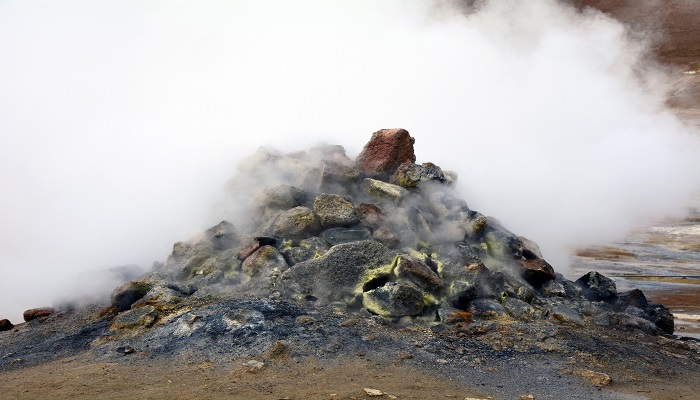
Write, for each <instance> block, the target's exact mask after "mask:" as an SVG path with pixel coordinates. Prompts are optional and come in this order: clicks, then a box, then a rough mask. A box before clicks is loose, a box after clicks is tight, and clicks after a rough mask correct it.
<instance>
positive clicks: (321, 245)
mask: <svg viewBox="0 0 700 400" xmlns="http://www.w3.org/2000/svg"><path fill="white" fill-rule="evenodd" d="M329 248H330V246H328V242H326V241H325V240H323V239H321V238H320V237H316V236H314V237H311V238H308V239H304V240H302V241H301V242H299V246H293V247H288V248H286V249H284V250H283V251H282V255H283V256H284V259H285V260H287V263H288V264H289V265H294V264H297V263H300V262H302V261H306V260H310V259H312V258H318V257H321V256H322V255H324V254H325V253H326V251H328V249H329Z"/></svg>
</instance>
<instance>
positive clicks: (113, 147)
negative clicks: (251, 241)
mask: <svg viewBox="0 0 700 400" xmlns="http://www.w3.org/2000/svg"><path fill="white" fill-rule="evenodd" d="M455 5H456V3H452V2H444V1H443V2H438V1H436V2H432V3H431V2H420V3H419V2H405V1H398V0H395V1H362V0H359V1H358V0H355V1H334V2H327V1H306V2H285V1H252V0H251V1H237V2H219V1H214V0H211V1H199V2H196V3H195V2H191V3H185V2H178V3H175V4H173V3H172V2H165V1H150V2H142V1H120V2H83V1H74V2H62V3H61V4H57V3H56V2H51V1H27V0H22V1H13V0H10V1H4V2H1V3H0V54H2V58H3V62H2V63H0V132H1V133H0V135H2V138H3V145H2V146H0V183H1V184H2V187H3V189H4V190H3V195H2V196H0V210H2V213H1V214H0V215H1V218H2V220H1V221H0V270H1V272H2V274H3V277H4V278H3V282H4V283H5V284H4V285H3V286H4V287H3V289H2V292H0V317H2V318H11V319H13V320H18V319H19V318H20V317H19V315H20V313H21V311H22V310H23V309H26V308H29V307H34V306H41V305H45V304H46V303H49V302H51V301H53V300H54V299H56V298H57V297H59V296H61V295H63V293H65V292H66V291H67V288H68V285H69V283H70V282H73V281H75V276H76V275H77V274H78V273H79V272H81V271H88V270H92V269H98V268H105V267H111V266H114V265H125V264H130V263H137V264H140V265H142V266H144V267H148V266H149V265H150V263H151V262H152V261H154V260H162V259H164V257H165V255H166V254H167V252H168V251H169V249H170V247H171V245H172V243H173V242H174V241H177V240H181V239H183V238H186V237H189V236H190V235H191V234H192V233H194V232H195V231H197V230H199V229H201V228H206V227H208V226H211V225H213V224H215V223H217V222H218V221H220V220H221V219H222V217H225V216H222V215H220V213H219V212H217V210H218V208H217V207H213V206H212V205H213V204H215V203H216V201H217V200H218V199H219V198H220V197H219V196H220V194H221V192H220V191H221V190H222V188H223V185H224V182H225V181H226V180H227V179H228V178H230V177H231V176H232V175H233V174H234V171H235V165H236V163H237V161H238V160H239V159H240V158H241V157H243V156H246V155H249V154H251V153H253V152H254V151H255V149H256V148H257V147H258V146H261V145H269V146H272V147H275V148H279V149H284V150H293V149H303V148H306V147H309V146H311V145H313V144H315V143H317V142H319V141H325V142H327V143H333V144H336V143H337V144H342V145H344V146H345V147H346V149H347V150H348V153H350V154H355V153H357V152H358V151H359V149H360V148H361V147H362V145H363V144H364V142H365V141H366V140H367V139H368V138H369V135H370V134H371V132H373V131H375V130H377V129H379V128H385V127H404V128H406V129H408V130H409V131H410V132H411V134H412V135H413V136H415V137H416V139H417V140H416V154H417V155H418V157H419V160H418V162H425V161H433V162H435V163H436V164H438V165H440V166H442V167H443V168H446V169H452V170H456V171H457V172H458V173H459V174H460V181H459V182H460V183H459V184H460V189H461V190H462V191H463V192H464V194H465V195H466V198H467V200H468V201H469V202H470V206H471V207H472V208H474V209H476V210H479V211H482V212H484V213H487V214H491V215H494V216H496V217H498V218H499V219H500V220H501V221H502V222H503V223H504V224H505V225H506V226H507V227H509V228H510V229H511V230H513V231H514V232H517V233H518V234H522V235H525V236H528V237H529V238H531V239H533V240H535V241H537V242H538V243H539V244H540V246H541V248H542V250H543V252H544V253H545V256H546V257H547V258H548V259H549V260H550V262H552V263H553V264H554V266H555V268H557V269H559V270H560V269H563V268H565V263H566V252H565V250H566V249H567V248H569V247H571V246H574V245H583V244H588V243H592V242H595V241H603V240H609V239H612V238H615V237H619V236H620V235H623V234H624V233H625V232H626V230H628V229H629V228H630V227H632V226H633V225H634V224H635V223H637V221H639V220H640V219H641V218H655V217H661V216H665V215H667V214H669V213H678V212H681V211H682V209H683V207H684V206H685V204H686V201H687V199H688V198H689V197H690V196H691V195H692V193H693V191H694V190H696V189H697V187H698V182H700V179H699V178H700V177H699V176H698V174H699V173H700V172H699V171H700V168H698V161H697V160H698V154H700V153H699V151H700V148H699V147H700V146H699V145H698V140H697V137H696V136H694V133H693V132H692V131H691V129H690V128H688V127H687V126H685V125H684V124H683V123H682V122H681V121H679V120H678V119H677V118H675V117H674V115H673V113H672V112H670V111H669V110H667V109H666V108H665V106H664V101H665V88H666V86H665V85H666V77H665V75H664V74H663V73H662V71H661V70H660V69H658V68H655V67H654V66H653V65H651V64H650V63H648V54H646V53H645V43H644V42H641V41H639V40H638V39H639V38H638V36H630V35H628V31H627V30H626V29H625V28H624V27H623V26H622V25H621V24H619V23H617V22H615V21H613V20H611V19H610V18H607V17H605V16H603V15H602V14H599V13H596V12H593V11H586V12H584V13H578V12H576V11H575V10H574V9H573V8H571V7H569V6H567V5H566V4H564V3H560V2H556V1H553V0H552V1H537V2H518V1H491V2H476V5H474V6H473V7H455ZM234 222H235V221H234ZM71 291H78V292H79V291H80V290H79V289H78V290H71Z"/></svg>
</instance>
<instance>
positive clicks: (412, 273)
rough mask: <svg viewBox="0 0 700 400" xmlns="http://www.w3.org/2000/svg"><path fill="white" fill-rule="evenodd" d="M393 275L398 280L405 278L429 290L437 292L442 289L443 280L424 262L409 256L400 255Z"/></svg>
mask: <svg viewBox="0 0 700 400" xmlns="http://www.w3.org/2000/svg"><path fill="white" fill-rule="evenodd" d="M394 275H396V277H397V278H398V279H399V280H405V281H408V282H410V283H412V284H414V285H415V286H416V287H418V288H420V289H422V290H424V291H426V292H429V293H437V292H439V291H440V290H441V289H442V286H443V285H444V283H445V282H444V280H443V279H442V278H441V277H440V275H438V274H437V273H435V271H433V270H432V269H430V267H428V266H427V265H425V263H423V262H421V261H418V260H415V259H413V258H411V257H409V256H400V257H399V260H398V262H397V263H396V268H394Z"/></svg>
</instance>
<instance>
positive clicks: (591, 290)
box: [576, 271, 617, 302]
mask: <svg viewBox="0 0 700 400" xmlns="http://www.w3.org/2000/svg"><path fill="white" fill-rule="evenodd" d="M576 283H577V284H579V285H580V286H581V288H582V289H583V294H584V296H586V298H587V299H588V300H590V301H605V302H612V301H615V300H616V299H617V286H616V285H615V281H613V280H612V279H610V278H608V277H606V276H604V275H602V274H600V273H598V272H596V271H591V272H589V273H587V274H586V275H584V276H582V277H580V278H578V279H577V280H576Z"/></svg>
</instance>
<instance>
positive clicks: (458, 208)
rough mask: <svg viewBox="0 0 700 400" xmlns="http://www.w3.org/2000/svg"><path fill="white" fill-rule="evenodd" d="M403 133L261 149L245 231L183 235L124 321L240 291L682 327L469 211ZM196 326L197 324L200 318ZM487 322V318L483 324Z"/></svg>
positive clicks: (664, 312)
mask: <svg viewBox="0 0 700 400" xmlns="http://www.w3.org/2000/svg"><path fill="white" fill-rule="evenodd" d="M414 142H415V139H414V138H413V137H411V136H410V135H409V133H408V132H407V131H406V130H404V129H383V130H380V131H377V132H375V133H374V134H373V135H372V138H371V140H370V141H369V142H368V143H367V144H366V145H365V146H364V149H363V150H362V152H361V153H360V154H359V155H358V156H357V158H356V160H354V161H353V160H352V159H350V158H348V157H347V155H346V154H345V150H344V149H343V148H342V147H341V146H333V145H320V146H317V147H314V148H312V149H310V150H308V151H304V152H297V153H290V154H281V153H278V152H274V151H272V150H269V149H261V150H260V151H258V153H256V154H255V155H254V156H253V157H251V158H249V159H247V160H246V161H245V162H244V163H243V164H242V165H241V166H240V173H239V176H237V177H236V178H234V179H232V180H231V182H229V190H230V191H231V192H234V193H239V192H243V191H246V190H250V185H249V182H251V181H256V182H262V181H264V182H266V183H268V185H267V186H266V187H264V188H261V190H259V192H258V193H254V194H253V195H254V196H253V197H252V198H253V201H252V202H251V203H250V212H249V214H248V215H249V216H250V219H249V221H246V222H244V223H242V226H245V227H246V228H241V229H239V228H237V226H238V225H239V224H238V222H237V223H236V225H234V224H233V223H231V222H228V221H222V222H221V223H219V224H217V225H215V226H213V227H212V228H210V229H208V230H207V231H206V232H204V234H203V235H202V236H201V237H199V238H196V239H193V240H190V241H185V242H178V243H176V244H175V245H174V247H173V251H172V254H171V255H170V256H169V258H168V260H167V261H166V262H165V263H164V264H161V265H158V266H157V267H156V269H155V271H154V272H152V273H151V274H150V275H148V276H146V277H145V278H143V279H139V280H135V281H131V282H128V283H126V284H124V285H122V286H121V287H119V288H117V289H116V290H115V291H114V293H113V294H112V306H113V307H114V309H115V310H116V315H115V317H114V319H113V321H112V322H111V329H113V330H115V331H125V330H134V329H146V328H148V327H149V326H152V325H154V324H158V323H161V322H163V321H168V320H169V319H172V318H173V316H177V315H180V314H182V312H184V311H183V310H186V309H188V308H189V306H190V305H191V304H192V302H212V301H216V299H219V298H225V297H226V296H227V294H232V293H236V295H237V296H241V295H243V296H245V295H250V296H257V297H268V298H271V299H278V300H284V301H297V302H301V303H302V304H304V306H305V307H306V306H308V307H322V306H326V305H331V306H334V307H342V308H344V309H345V310H347V311H348V312H354V313H358V314H360V315H365V316H368V317H369V316H371V315H376V316H380V317H382V318H385V319H387V320H390V321H394V322H397V323H401V324H421V325H425V326H444V325H450V324H462V325H464V326H465V329H467V330H468V329H470V328H469V326H476V325H474V324H477V325H478V321H483V320H493V319H501V320H514V321H520V322H523V323H531V324H536V323H538V322H541V321H547V322H550V323H557V324H572V325H574V326H585V325H589V324H593V325H597V326H603V327H611V328H619V329H625V330H627V329H637V330H642V331H644V332H647V333H655V334H658V333H668V334H670V333H673V330H674V323H673V316H672V314H671V313H670V312H669V311H668V309H666V308H665V307H664V306H662V305H660V304H656V303H654V302H651V301H649V300H647V299H646V298H645V297H644V294H643V293H642V292H641V291H639V290H632V291H630V292H625V293H618V291H617V289H616V287H615V283H614V282H613V281H612V280H611V279H609V278H607V277H605V276H603V275H601V274H599V273H597V272H590V273H588V274H586V275H585V276H582V277H581V278H580V279H578V280H576V281H575V282H574V281H570V280H567V279H565V278H564V277H563V276H562V275H561V274H558V273H556V272H555V270H554V268H553V267H552V266H551V265H550V264H549V263H547V261H546V260H545V258H544V257H543V255H542V253H541V252H540V249H539V248H538V246H537V244H535V243H534V242H533V241H531V240H528V239H527V238H524V237H522V236H518V235H517V234H515V233H513V232H511V231H509V230H508V229H506V228H505V227H504V226H503V225H502V224H501V223H500V222H499V221H498V220H496V219H495V218H492V217H488V216H485V215H483V214H481V213H479V212H478V211H475V210H472V209H470V208H469V207H468V205H467V202H466V201H465V200H463V199H462V198H460V196H459V195H458V194H457V192H456V191H455V189H454V188H453V182H454V181H455V180H456V179H457V176H456V174H455V173H452V172H449V171H443V170H442V169H441V168H440V167H439V166H437V165H435V164H432V163H424V164H416V163H415V160H416V156H415V154H414V150H413V144H414ZM193 324H196V322H193ZM474 329H476V328H474Z"/></svg>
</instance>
